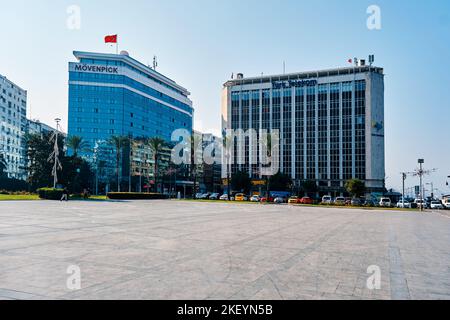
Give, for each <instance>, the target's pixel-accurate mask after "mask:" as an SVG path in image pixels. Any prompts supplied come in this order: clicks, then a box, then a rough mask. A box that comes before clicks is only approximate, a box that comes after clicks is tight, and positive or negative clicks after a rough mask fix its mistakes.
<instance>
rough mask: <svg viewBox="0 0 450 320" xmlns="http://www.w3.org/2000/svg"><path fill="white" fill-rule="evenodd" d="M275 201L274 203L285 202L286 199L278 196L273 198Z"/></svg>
mask: <svg viewBox="0 0 450 320" xmlns="http://www.w3.org/2000/svg"><path fill="white" fill-rule="evenodd" d="M273 202H274V203H278V204H280V203H285V202H286V201H285V200H284V198H283V197H276V198H275V199H274V200H273Z"/></svg>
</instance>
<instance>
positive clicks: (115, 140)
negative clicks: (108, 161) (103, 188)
mask: <svg viewBox="0 0 450 320" xmlns="http://www.w3.org/2000/svg"><path fill="white" fill-rule="evenodd" d="M127 143H128V137H125V136H112V137H111V138H109V140H108V144H109V145H111V146H113V147H114V148H115V150H116V175H117V192H120V175H119V167H120V155H121V154H122V149H123V147H124V146H125V145H127Z"/></svg>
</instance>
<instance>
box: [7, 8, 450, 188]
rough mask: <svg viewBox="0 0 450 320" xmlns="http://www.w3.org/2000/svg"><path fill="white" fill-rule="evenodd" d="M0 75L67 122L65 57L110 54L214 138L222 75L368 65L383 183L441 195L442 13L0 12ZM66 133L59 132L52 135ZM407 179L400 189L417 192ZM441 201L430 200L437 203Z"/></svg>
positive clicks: (38, 108)
mask: <svg viewBox="0 0 450 320" xmlns="http://www.w3.org/2000/svg"><path fill="white" fill-rule="evenodd" d="M1 2H2V3H1V8H2V9H1V11H0V39H1V40H2V45H1V49H2V50H0V74H2V75H5V76H7V77H8V78H9V79H11V80H12V81H14V82H16V83H17V84H19V85H21V86H22V87H24V88H25V89H27V90H28V94H29V96H28V101H29V110H28V111H29V113H31V116H32V117H33V118H38V119H40V120H41V121H44V122H52V120H53V119H54V118H55V117H62V118H63V119H64V120H65V119H67V91H68V86H67V81H68V71H67V69H68V67H67V63H68V61H73V60H74V57H73V56H72V51H73V50H85V51H98V52H114V51H115V49H114V48H112V47H109V46H107V45H105V44H104V43H103V37H104V36H105V35H107V34H116V33H118V34H119V36H120V48H121V49H126V50H128V51H129V52H130V54H131V56H133V57H134V58H136V59H138V60H140V61H142V62H144V63H151V61H152V58H153V55H157V56H158V59H159V71H160V72H162V73H164V74H166V75H167V76H169V77H171V78H173V79H174V80H175V81H177V82H178V83H179V84H181V85H183V86H185V87H186V88H188V89H189V90H190V91H191V92H192V96H191V98H192V100H193V101H194V105H195V108H196V119H195V126H196V127H197V129H200V130H204V131H213V132H219V126H220V94H221V88H222V84H223V83H224V82H225V81H226V80H227V79H228V78H229V77H230V76H231V74H232V73H233V72H234V73H237V72H242V73H244V74H245V75H246V76H256V75H259V74H261V72H264V74H273V73H275V74H278V73H281V72H282V70H283V60H284V61H286V70H287V72H296V71H306V70H317V69H322V68H334V67H340V66H346V65H347V64H346V61H347V60H348V59H349V58H353V57H367V55H369V54H375V56H376V63H375V64H376V65H377V66H381V67H384V68H385V73H386V79H385V85H386V96H385V110H386V121H385V122H386V123H385V127H386V171H387V172H386V175H387V177H388V178H387V184H388V186H391V187H396V188H399V187H400V186H401V178H400V172H401V171H404V170H406V171H411V170H413V169H415V167H416V161H417V158H419V157H423V158H425V161H426V167H427V168H438V169H439V170H438V171H437V172H436V173H435V174H433V175H432V176H429V177H427V178H426V182H429V181H433V182H434V183H435V187H437V188H439V189H440V191H441V192H445V193H447V194H449V193H450V188H449V187H446V186H445V180H446V179H445V177H446V176H447V175H450V148H449V147H448V143H449V141H450V139H449V138H450V125H449V124H450V72H449V71H450V60H449V57H450V2H449V1H447V0H428V1H404V0H396V1H380V0H370V1H365V0H345V1H338V0H322V1H300V0H293V1H287V0H285V1H256V0H240V1H238V0H228V1H213V0H209V1H208V0H192V1H182V0H178V1H175V0H161V1H156V0H152V1H149V0H146V1H139V0H135V1H133V0H130V1H118V0H116V1H111V0H109V1H106V0H96V1H84V0H83V1H81V0H78V1H77V0H72V1H60V0H42V1H29V0H16V1H5V0H2V1H1ZM69 5H78V6H79V7H80V9H81V29H80V30H70V29H68V28H67V26H66V22H67V18H68V16H69V15H68V14H67V12H66V10H67V7H68V6H69ZM370 5H377V6H379V7H380V9H381V23H382V25H381V30H369V29H368V28H367V26H366V20H367V18H368V16H369V15H368V14H367V13H366V10H367V8H368V6H370ZM66 124H67V122H66V121H63V125H66ZM416 180H417V179H413V178H410V179H409V180H408V181H407V186H408V187H409V186H413V185H415V184H418V182H417V181H416ZM439 193H440V192H439Z"/></svg>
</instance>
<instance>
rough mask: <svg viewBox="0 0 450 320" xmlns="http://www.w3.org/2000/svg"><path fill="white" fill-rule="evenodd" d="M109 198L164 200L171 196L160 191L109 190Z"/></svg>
mask: <svg viewBox="0 0 450 320" xmlns="http://www.w3.org/2000/svg"><path fill="white" fill-rule="evenodd" d="M107 197H108V199H112V200H164V199H168V198H169V197H168V196H167V195H164V194H160V193H138V192H109V193H108V194H107Z"/></svg>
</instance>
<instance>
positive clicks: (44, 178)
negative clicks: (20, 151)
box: [26, 132, 64, 189]
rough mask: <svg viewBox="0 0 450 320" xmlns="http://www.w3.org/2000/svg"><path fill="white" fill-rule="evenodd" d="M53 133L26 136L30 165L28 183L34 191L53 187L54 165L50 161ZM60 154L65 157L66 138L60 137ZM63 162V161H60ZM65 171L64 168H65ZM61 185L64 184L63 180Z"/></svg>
mask: <svg viewBox="0 0 450 320" xmlns="http://www.w3.org/2000/svg"><path fill="white" fill-rule="evenodd" d="M51 135H52V132H48V133H42V134H32V135H28V136H26V143H27V156H28V159H29V164H28V173H29V174H28V181H29V183H30V185H31V187H32V189H37V188H41V187H49V186H53V177H52V168H53V164H52V163H50V162H49V161H48V157H49V155H50V154H51V153H52V152H53V147H54V144H53V143H52V142H51V140H50V138H51ZM58 147H59V154H60V155H61V157H62V156H63V155H64V138H63V137H62V136H61V135H60V136H59V137H58ZM60 160H61V159H60ZM63 169H64V168H63ZM60 183H63V181H62V180H61V181H60Z"/></svg>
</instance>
